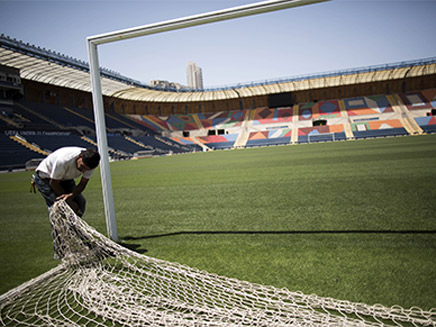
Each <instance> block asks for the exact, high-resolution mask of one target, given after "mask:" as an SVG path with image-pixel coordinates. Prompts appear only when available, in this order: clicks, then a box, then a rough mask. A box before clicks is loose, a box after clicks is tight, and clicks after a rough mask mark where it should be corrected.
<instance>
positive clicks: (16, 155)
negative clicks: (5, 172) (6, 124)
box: [0, 134, 45, 169]
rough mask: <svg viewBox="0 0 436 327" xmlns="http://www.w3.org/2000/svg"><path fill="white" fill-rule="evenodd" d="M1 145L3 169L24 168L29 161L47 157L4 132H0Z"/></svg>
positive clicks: (0, 159)
mask: <svg viewBox="0 0 436 327" xmlns="http://www.w3.org/2000/svg"><path fill="white" fill-rule="evenodd" d="M0 147H1V149H2V150H1V152H0V168H1V169H13V168H17V169H18V168H24V167H25V164H26V162H27V161H29V160H31V159H38V158H44V157H45V156H44V155H43V154H40V153H37V152H34V151H31V150H29V149H28V148H26V147H24V146H22V145H21V144H19V143H17V142H15V141H13V140H12V139H10V138H9V136H7V135H4V134H0Z"/></svg>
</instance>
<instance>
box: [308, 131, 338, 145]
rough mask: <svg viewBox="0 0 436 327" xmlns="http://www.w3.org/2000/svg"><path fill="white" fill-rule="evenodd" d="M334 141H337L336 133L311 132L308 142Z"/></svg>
mask: <svg viewBox="0 0 436 327" xmlns="http://www.w3.org/2000/svg"><path fill="white" fill-rule="evenodd" d="M333 141H336V138H335V133H320V134H309V135H308V136H307V143H318V142H333Z"/></svg>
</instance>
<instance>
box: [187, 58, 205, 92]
mask: <svg viewBox="0 0 436 327" xmlns="http://www.w3.org/2000/svg"><path fill="white" fill-rule="evenodd" d="M186 76H187V78H188V87H189V88H192V89H203V74H202V72H201V68H200V67H198V66H197V65H196V64H195V63H193V62H192V61H189V62H188V66H187V68H186Z"/></svg>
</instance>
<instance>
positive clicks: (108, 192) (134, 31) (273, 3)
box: [87, 0, 329, 241]
mask: <svg viewBox="0 0 436 327" xmlns="http://www.w3.org/2000/svg"><path fill="white" fill-rule="evenodd" d="M325 1H329V0H270V1H262V2H256V3H253V4H248V5H244V6H238V7H233V8H228V9H223V10H218V11H212V12H208V13H204V14H199V15H193V16H187V17H184V18H179V19H173V20H168V21H163V22H160V23H154V24H149V25H145V26H139V27H135V28H130V29H124V30H119V31H115V32H110V33H106V34H100V35H96V36H90V37H88V38H87V45H88V57H89V65H90V75H91V85H92V101H93V107H94V117H95V126H96V135H97V145H98V150H99V152H100V155H101V164H100V172H101V180H102V191H103V202H104V208H105V216H106V227H107V232H108V235H109V237H110V238H111V239H113V240H115V241H117V240H118V235H117V227H116V219H115V209H114V201H113V192H112V182H111V176H110V169H109V155H108V145H107V135H106V124H105V119H104V108H103V96H102V90H101V81H100V68H99V63H98V52H97V46H98V45H100V44H105V43H111V42H117V41H121V40H126V39H131V38H136V37H140V36H146V35H152V34H158V33H163V32H168V31H172V30H178V29H183V28H188V27H193V26H198V25H204V24H209V23H214V22H219V21H224V20H230V19H235V18H240V17H246V16H252V15H258V14H263V13H267V12H272V11H277V10H282V9H289V8H294V7H299V6H304V5H310V4H314V3H318V2H325Z"/></svg>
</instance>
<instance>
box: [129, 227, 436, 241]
mask: <svg viewBox="0 0 436 327" xmlns="http://www.w3.org/2000/svg"><path fill="white" fill-rule="evenodd" d="M219 234H227V235H233V234H240V235H255V234H258V235H268V234H273V235H280V234H290V235H292V234H297V235H303V234H436V230H310V231H306V230H291V231H180V232H173V233H165V234H156V235H145V236H130V235H126V236H124V237H123V240H126V241H130V240H146V239H150V238H159V237H170V236H178V235H219Z"/></svg>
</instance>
